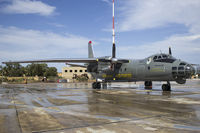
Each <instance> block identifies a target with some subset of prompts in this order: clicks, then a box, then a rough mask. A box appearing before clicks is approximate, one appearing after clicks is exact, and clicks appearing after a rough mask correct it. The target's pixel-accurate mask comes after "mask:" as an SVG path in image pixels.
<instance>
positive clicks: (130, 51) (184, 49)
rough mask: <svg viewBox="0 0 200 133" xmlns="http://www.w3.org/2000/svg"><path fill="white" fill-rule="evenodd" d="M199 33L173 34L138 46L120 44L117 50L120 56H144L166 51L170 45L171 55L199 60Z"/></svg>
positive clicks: (197, 61)
mask: <svg viewBox="0 0 200 133" xmlns="http://www.w3.org/2000/svg"><path fill="white" fill-rule="evenodd" d="M199 43H200V34H196V35H174V36H171V37H169V38H166V39H165V40H163V41H157V42H153V43H148V44H145V45H139V46H130V45H129V46H128V45H127V46H122V47H119V48H118V49H117V50H118V51H119V55H120V56H121V57H126V58H146V57H147V56H150V55H152V54H155V53H160V50H161V51H162V52H164V53H168V48H169V46H171V47H172V53H173V56H175V57H177V58H180V59H183V60H186V61H189V62H191V63H199V62H200V58H199V56H200V45H198V44H199Z"/></svg>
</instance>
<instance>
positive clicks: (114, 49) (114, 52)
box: [112, 0, 116, 58]
mask: <svg viewBox="0 0 200 133" xmlns="http://www.w3.org/2000/svg"><path fill="white" fill-rule="evenodd" d="M112 36H113V48H112V58H115V57H116V47H115V2H114V0H113V35H112Z"/></svg>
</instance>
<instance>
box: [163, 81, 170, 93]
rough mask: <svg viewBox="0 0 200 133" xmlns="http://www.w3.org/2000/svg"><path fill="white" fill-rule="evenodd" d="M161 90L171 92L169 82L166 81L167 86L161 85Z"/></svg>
mask: <svg viewBox="0 0 200 133" xmlns="http://www.w3.org/2000/svg"><path fill="white" fill-rule="evenodd" d="M162 90H163V91H171V84H170V82H169V81H167V84H163V85H162Z"/></svg>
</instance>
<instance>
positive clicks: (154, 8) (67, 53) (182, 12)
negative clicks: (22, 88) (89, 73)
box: [0, 0, 200, 71]
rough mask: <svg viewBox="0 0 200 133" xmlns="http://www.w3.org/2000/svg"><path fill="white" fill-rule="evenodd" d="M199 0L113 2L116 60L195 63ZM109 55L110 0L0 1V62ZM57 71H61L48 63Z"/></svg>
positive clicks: (199, 29)
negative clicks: (167, 57)
mask: <svg viewBox="0 0 200 133" xmlns="http://www.w3.org/2000/svg"><path fill="white" fill-rule="evenodd" d="M199 13H200V0H115V28H116V29H115V30H116V46H117V54H116V56H117V57H118V58H129V59H142V58H146V57H148V56H150V55H152V54H156V53H160V52H162V53H168V48H169V46H171V48H172V54H173V56H174V57H176V58H178V59H182V60H184V61H187V62H189V63H193V64H200V58H199V57H200V15H199ZM90 40H91V41H92V42H93V49H94V53H95V56H96V57H99V56H109V55H111V51H112V50H111V48H112V0H0V62H2V61H10V60H11V61H13V60H37V59H52V58H87V54H88V53H87V44H88V42H89V41H90ZM49 66H55V67H57V68H58V71H61V68H62V67H63V66H65V64H64V63H61V64H54V63H53V64H49Z"/></svg>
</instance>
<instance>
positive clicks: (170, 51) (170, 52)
mask: <svg viewBox="0 0 200 133" xmlns="http://www.w3.org/2000/svg"><path fill="white" fill-rule="evenodd" d="M169 55H172V50H171V47H169Z"/></svg>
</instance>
